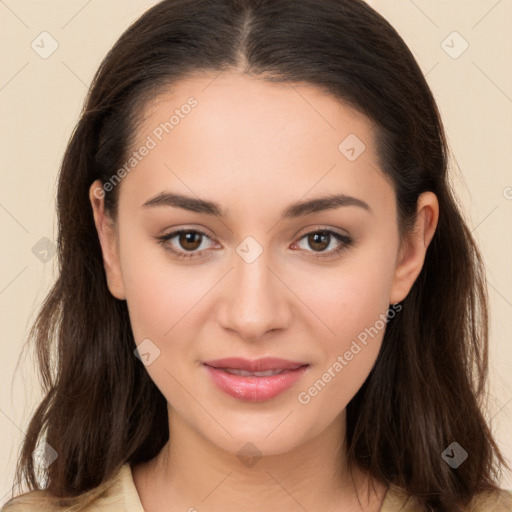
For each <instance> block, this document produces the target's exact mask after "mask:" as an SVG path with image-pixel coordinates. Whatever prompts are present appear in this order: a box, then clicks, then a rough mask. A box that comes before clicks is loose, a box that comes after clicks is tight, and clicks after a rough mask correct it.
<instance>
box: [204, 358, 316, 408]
mask: <svg viewBox="0 0 512 512" xmlns="http://www.w3.org/2000/svg"><path fill="white" fill-rule="evenodd" d="M203 366H204V368H205V369H206V370H207V373H208V374H209V376H210V377H211V379H212V381H213V383H214V384H216V385H217V387H218V388H219V389H220V390H222V391H224V392H225V393H226V394H228V395H230V396H231V397H234V398H237V399H239V400H244V401H250V402H262V401H265V400H270V399H272V398H275V397H276V396H278V395H279V394H281V393H283V392H284V391H285V390H287V389H288V388H290V387H291V386H293V384H295V382H297V381H298V380H300V378H301V377H302V375H303V374H304V373H305V372H306V371H307V370H308V368H309V364H307V363H302V362H297V361H288V360H286V359H280V358H275V357H265V358H262V359H256V360H253V361H250V360H248V359H244V358H238V357H231V358H227V359H216V360H212V361H206V362H205V363H203Z"/></svg>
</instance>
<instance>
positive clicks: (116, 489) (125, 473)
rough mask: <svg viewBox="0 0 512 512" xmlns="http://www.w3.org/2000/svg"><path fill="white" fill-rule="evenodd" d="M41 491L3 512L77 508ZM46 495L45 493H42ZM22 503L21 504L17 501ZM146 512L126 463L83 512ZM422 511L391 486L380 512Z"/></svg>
mask: <svg viewBox="0 0 512 512" xmlns="http://www.w3.org/2000/svg"><path fill="white" fill-rule="evenodd" d="M40 492H41V491H39V492H38V491H34V492H30V493H26V494H25V495H23V496H22V497H20V498H21V499H20V498H16V499H15V500H14V501H15V503H13V504H12V505H9V506H4V508H2V510H1V511H0V512H34V511H36V510H37V511H38V512H64V511H70V512H71V511H73V510H75V509H74V508H69V507H68V508H66V507H64V508H62V507H55V506H45V505H44V503H43V500H41V496H42V495H41V494H39V493H40ZM42 492H43V493H44V491H42ZM18 500H19V501H18ZM98 510H101V512H144V509H143V508H142V503H141V502H140V498H139V495H138V494H137V489H136V487H135V483H134V481H133V476H132V471H131V467H130V465H129V464H124V465H123V466H122V468H121V469H120V471H119V473H118V474H117V475H116V476H115V477H114V479H113V484H112V486H111V487H110V488H109V489H108V491H107V493H106V495H104V496H103V497H101V498H99V499H97V500H96V501H94V503H93V504H91V505H90V506H89V507H88V508H86V509H82V511H83V512H98ZM467 510H468V512H512V493H511V492H508V491H501V492H500V493H494V494H491V493H482V494H481V495H479V496H478V497H477V498H476V499H475V500H474V501H473V503H472V505H471V506H470V507H469V508H468V509H467ZM398 511H399V512H422V510H421V507H420V506H419V505H418V504H417V503H416V500H414V498H410V497H409V498H408V497H407V495H406V494H405V492H403V491H402V490H401V489H400V488H398V487H396V486H394V485H391V487H390V488H389V489H388V492H387V493H386V496H385V498H384V502H383V504H382V508H381V509H380V512H398Z"/></svg>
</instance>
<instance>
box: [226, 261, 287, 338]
mask: <svg viewBox="0 0 512 512" xmlns="http://www.w3.org/2000/svg"><path fill="white" fill-rule="evenodd" d="M270 263H271V262H270V261H269V260H268V258H267V254H266V251H263V253H262V254H261V255H260V256H259V257H258V258H257V259H256V260H255V261H253V262H251V263H248V262H246V261H245V260H244V259H243V258H241V257H239V256H238V254H236V253H235V254H234V269H233V270H232V271H231V272H230V276H229V278H228V281H227V282H226V285H225V287H224V289H223V300H221V306H220V309H219V312H218V314H219V322H220V324H221V326H222V327H223V328H224V329H227V330H229V331H233V332H235V333H236V334H237V335H238V336H239V337H241V338H243V339H245V340H247V341H257V340H260V339H262V338H263V337H264V336H265V335H266V334H267V333H269V332H271V331H277V330H282V329H286V328H287V327H288V326H289V325H290V321H291V318H292V310H291V304H290V302H289V301H290V296H291V295H292V294H291V293H290V291H289V290H288V289H287V287H286V286H285V284H283V280H282V279H280V278H279V277H278V276H277V275H276V274H278V272H276V270H275V269H273V268H271V264H270ZM269 267H270V268H269Z"/></svg>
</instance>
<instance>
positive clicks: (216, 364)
mask: <svg viewBox="0 0 512 512" xmlns="http://www.w3.org/2000/svg"><path fill="white" fill-rule="evenodd" d="M204 364H205V365H207V366H211V367H212V368H218V369H223V368H230V369H232V370H243V371H246V372H251V373H254V372H264V371H269V370H296V369H297V368H300V367H301V366H304V365H306V364H307V363H303V362H297V361H289V360H287V359H280V358H279V357H263V358H261V359H254V360H249V359H244V358H243V357H228V358H225V359H215V360H212V361H205V362H204Z"/></svg>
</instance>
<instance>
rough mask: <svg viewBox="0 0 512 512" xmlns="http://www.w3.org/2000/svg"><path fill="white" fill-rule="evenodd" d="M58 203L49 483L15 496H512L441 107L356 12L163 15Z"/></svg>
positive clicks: (305, 503)
mask: <svg viewBox="0 0 512 512" xmlns="http://www.w3.org/2000/svg"><path fill="white" fill-rule="evenodd" d="M58 213H59V258H60V259H59V261H60V275H59V277H58V279H57V282H56V284H55V286H54V288H53V290H52V291H51V293H50V295H49V296H48V298H47V300H46V301H45V303H44V305H43V308H42V311H41V312H40V315H39V317H38V319H37V322H36V324H35V326H34V329H33V332H32V334H33V339H34V340H35V342H36V344H37V348H38V355H39V359H40V365H41V370H42V374H43V378H44V384H45V386H46V396H45V398H44V400H43V402H42V403H41V405H40V407H39V408H38V409H37V411H36V413H35V415H34V417H33V419H32V421H31V423H30V425H29V429H28V432H27V437H26V439H25V441H24V444H23V448H22V453H21V457H20V461H19V467H18V478H19V480H20V481H22V480H25V481H26V482H27V483H28V485H29V488H30V489H29V490H30V491H31V492H29V493H26V494H25V495H23V496H21V497H18V498H15V499H14V500H12V502H11V503H10V504H9V505H7V506H5V508H4V509H3V510H5V511H19V510H36V509H37V510H48V511H54V510H77V511H78V510H98V509H99V510H102V511H113V510H116V511H118V510H123V511H142V510H145V511H146V512H157V511H161V510H167V511H169V510H170V511H172V512H174V511H178V510H189V511H193V510H200V511H213V510H222V511H224V512H226V511H230V510H240V508H243V510H244V511H261V510H265V511H269V510H270V511H273V510H286V511H295V510H307V511H309V512H315V511H317V510H323V511H324V512H325V511H338V510H354V511H356V510H364V511H371V512H376V511H379V510H381V511H383V512H390V511H394V510H409V511H417V510H435V511H450V512H453V511H463V510H478V511H479V510H482V511H483V510H485V511H489V510H500V511H501V510H512V497H511V495H510V493H507V492H505V491H502V490H500V489H499V485H498V477H499V471H500V468H501V467H506V463H505V461H504V459H503V457H502V455H501V454H500V451H499V449H498V447H497V444H496V442H495V440H494V439H493V437H492V434H491V432H490V429H489V427H488V425H487V423H486V420H485V418H484V416H483V413H482V409H481V408H482V404H483V399H484V398H485V395H484V386H485V382H486V380H485V379H486V370H487V309H486V298H485V278H484V274H483V265H482V262H481V259H480V256H479V252H478V250H477V248H476V246H475V244H474V241H473V239H472V237H471V234H470V231H469V229H468V228H467V226H466V224H465V223H464V221H463V219H462V217H461V214H460V212H459V210H458V208H457V206H456V203H455V200H454V197H453V194H452V192H451V190H450V187H449V185H448V178H447V145H446V141H445V136H444V132H443V127H442V124H441V120H440V117H439V112H438V110H437V107H436V104H435V101H434V99H433V97H432V94H431V92H430V90H429V87H428V85H427V84H426V82H425V79H424V77H423V75H422V73H421V71H420V69H419V67H418V65H417V64H416V62H415V60H414V58H413V56H412V55H411V53H410V51H409V50H408V49H407V47H406V45H405V43H404V42H403V41H402V39H401V38H400V37H399V36H398V34H397V33H396V32H395V31H394V29H393V28H392V27H391V26H390V25H389V24H388V23H387V22H386V21H385V20H384V19H383V18H382V17H381V16H379V15H378V14H377V13H376V12H375V11H373V10H372V9H371V8H370V7H368V6H367V5H366V4H365V3H363V2H362V1H358V0H322V2H318V1H314V0H300V1H296V0H295V1H291V0H272V1H270V0H209V1H206V0H165V1H163V2H161V3H159V4H158V5H156V6H155V7H153V8H152V9H150V10H149V11H148V12H146V13H145V14H144V16H142V18H140V19H139V20H138V21H137V22H136V23H134V24H133V25H132V26H131V27H130V28H129V29H128V30H127V31H126V32H125V34H123V36H122V37H121V38H120V39H119V41H118V42H117V43H116V44H115V46H114V47H113V49H112V50H111V51H110V52H109V54H108V55H107V57H106V58H105V60H104V62H103V63H102V65H101V67H100V69H99V71H98V73H97V75H96V77H95V79H94V82H93V85H92V87H91V90H90V94H89V96H88V99H87V101H86V105H85V108H84V111H83V114H82V116H81V119H80V121H79V123H78V125H77V127H76V130H75V132H74V134H73V136H72V139H71V141H70V143H69V146H68V148H67V151H66V154H65V158H64V161H63V164H62V169H61V174H60V178H59V191H58ZM54 345H55V346H54ZM54 350H56V352H55V353H54ZM55 354H57V355H58V357H57V356H55ZM41 474H42V477H43V478H44V480H45V485H44V486H43V485H42V484H41V483H40V481H39V477H40V476H41Z"/></svg>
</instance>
